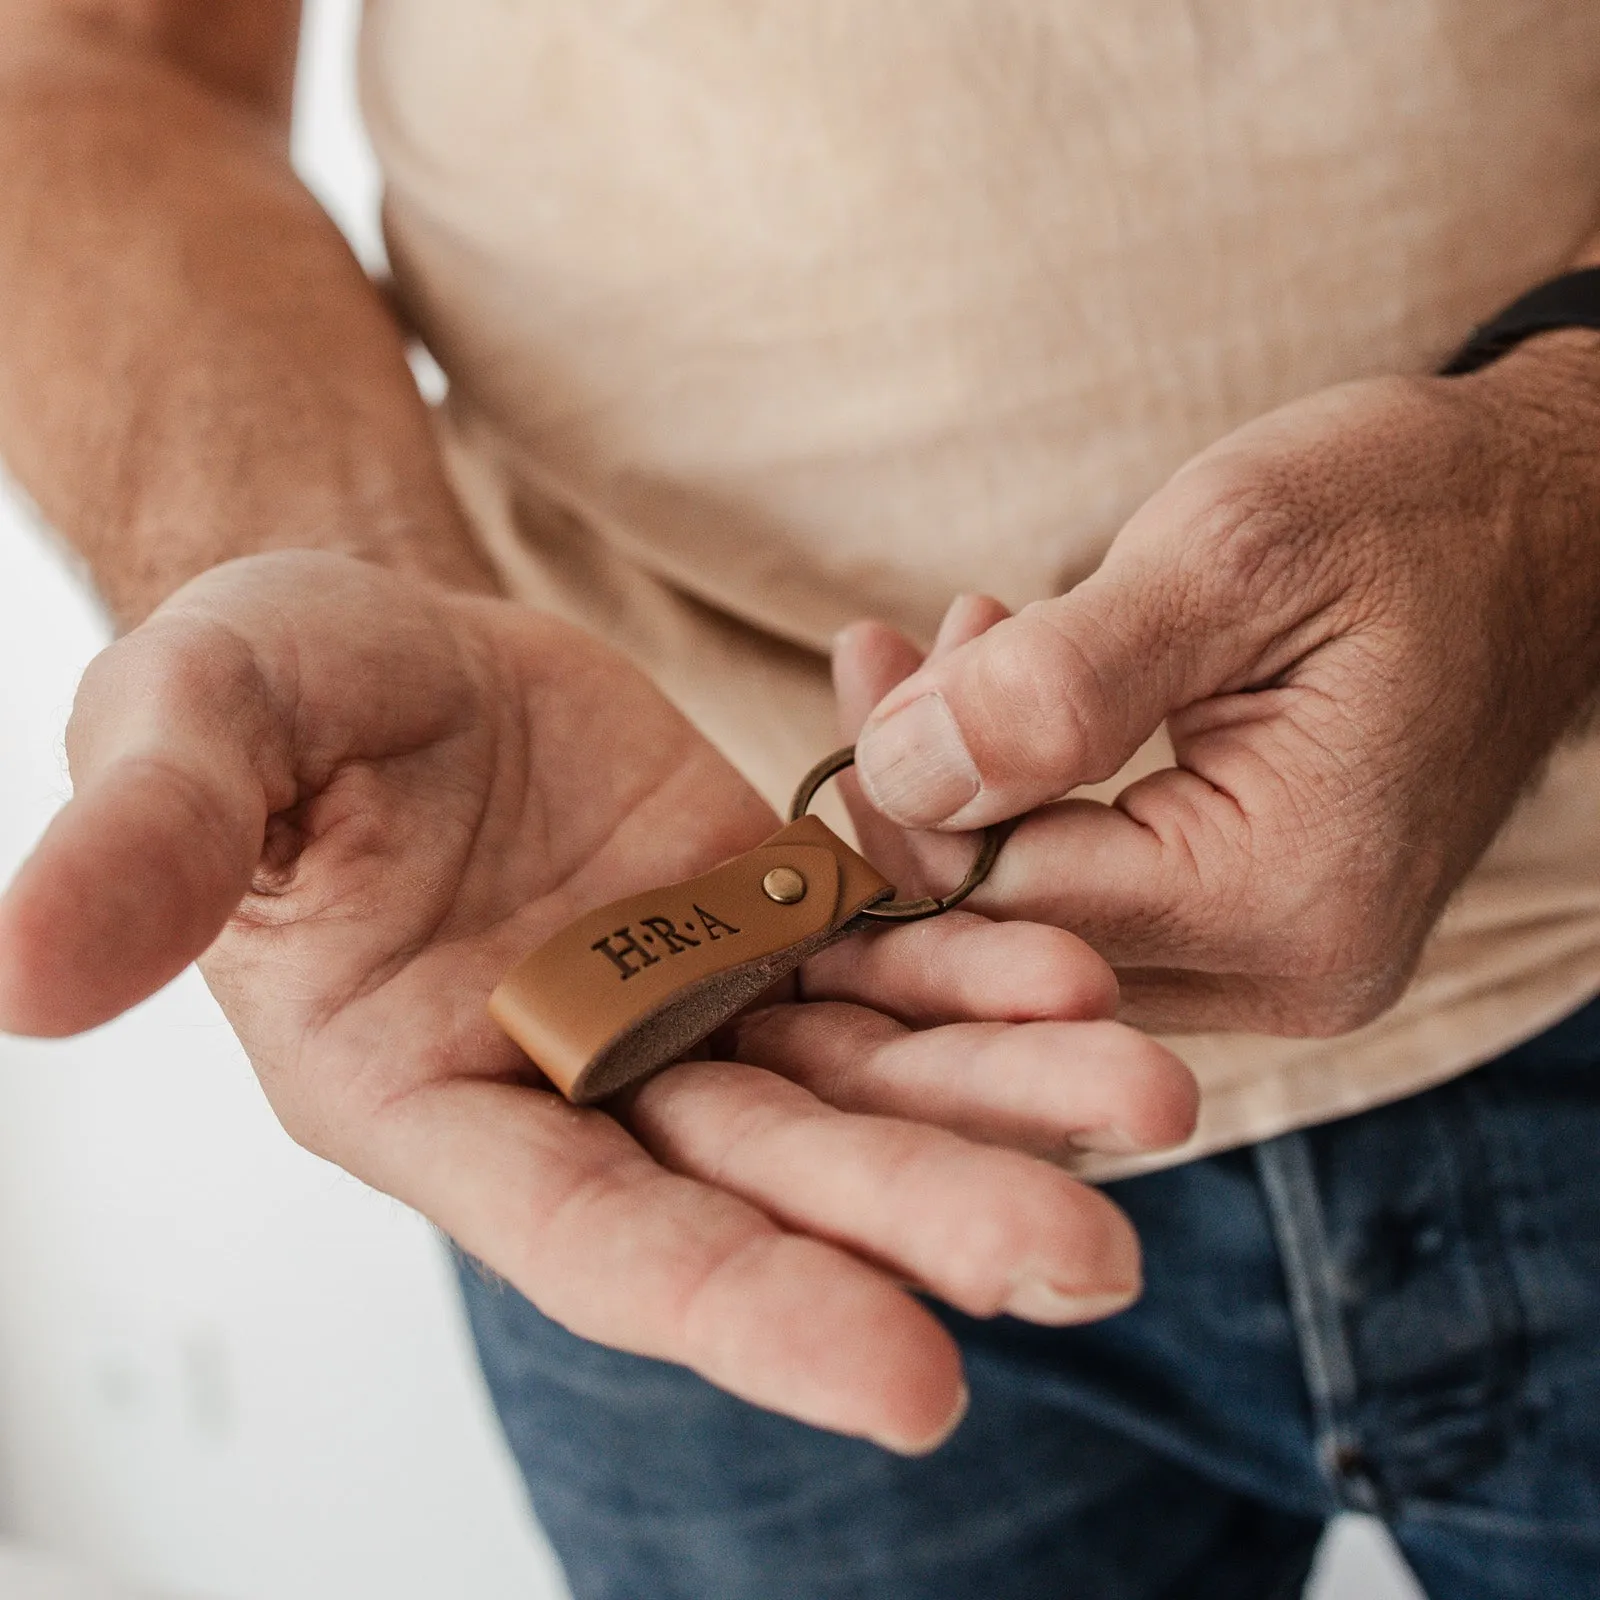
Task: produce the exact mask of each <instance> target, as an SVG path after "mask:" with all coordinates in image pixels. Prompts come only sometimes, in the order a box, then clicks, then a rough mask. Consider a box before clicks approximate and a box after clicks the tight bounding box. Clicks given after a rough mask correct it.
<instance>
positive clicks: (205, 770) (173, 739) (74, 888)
mask: <svg viewBox="0 0 1600 1600" xmlns="http://www.w3.org/2000/svg"><path fill="white" fill-rule="evenodd" d="M206 643H207V647H208V649H207V656H208V660H207V673H206V684H205V690H204V693H202V694H198V695H197V694H195V693H193V692H191V691H192V690H193V689H194V687H195V685H194V683H193V681H192V675H191V674H190V673H189V672H188V670H187V666H186V664H185V662H183V661H181V660H177V659H175V658H174V655H173V653H172V651H171V650H170V649H169V648H168V641H167V639H166V637H165V636H164V635H163V634H162V632H161V631H160V630H159V629H157V630H155V631H153V632H152V633H150V634H136V635H130V636H129V637H128V638H127V639H124V640H122V641H121V642H120V643H118V644H115V645H113V646H112V647H111V648H110V649H109V650H107V651H106V652H104V653H103V654H102V655H101V656H100V657H99V658H98V659H97V660H96V661H95V662H94V663H92V664H91V666H90V668H89V671H88V672H87V673H86V674H85V677H84V681H83V684H82V686H81V688H80V690H79V694H78V699H77V703H76V706H75V708H74V711H73V717H72V723H71V726H70V728H69V730H68V748H69V750H70V752H71V756H72V764H73V770H74V774H75V776H77V778H78V780H79V782H78V788H77V792H76V794H75V795H74V797H73V798H72V800H70V801H69V802H68V804H67V805H66V807H65V808H64V809H63V810H62V811H61V812H60V814H59V815H58V816H57V817H56V818H55V820H54V821H53V822H52V823H51V825H50V827H49V829H48V830H47V831H46V833H45V835H44V837H43V838H42V839H41V841H40V842H39V844H38V846H37V847H36V849H35V850H34V852H33V854H32V856H31V857H30V858H29V860H28V861H27V862H26V863H25V864H24V865H23V867H22V869H21V871H20V872H19V873H18V875H17V877H16V879H15V881H14V882H13V883H12V884H11V886H10V888H9V890H8V891H7V893H6V895H5V897H4V899H3V900H0V1027H3V1028H5V1029H6V1030H8V1031H11V1032H15V1033H25V1034H36V1035H46V1036H60V1035H65V1034H70V1033H77V1032H80V1031H81V1030H83V1029H85V1028H91V1027H95V1026H97V1025H98V1024H100V1023H102V1022H106V1021H108V1020H109V1019H110V1018H112V1017H114V1016H116V1015H117V1014H118V1013H120V1012H122V1011H124V1010H126V1009H127V1008H128V1007H129V1006H131V1005H134V1004H135V1003H136V1002H138V1001H140V1000H142V999H144V998H145V997H146V996H148V995H150V994H153V993H154V992H155V991H156V990H157V989H159V988H161V987H162V986H163V985H164V984H166V983H167V982H169V981H170V980H171V979H172V978H174V977H176V976H177V974H178V973H179V972H181V971H182V970H183V968H184V967H185V966H187V965H188V963H189V962H190V961H192V960H194V959H195V957H196V956H198V955H199V954H200V953H201V952H202V951H203V950H204V949H205V948H206V947H207V946H208V945H209V944H210V943H211V941H212V940H213V939H214V938H215V937H216V936H217V934H218V933H219V932H220V931H221V929H222V927H223V925H224V923H225V922H226V921H227V919H228V917H229V915H230V914H231V913H232V912H233V910H234V908H235V907H236V906H237V904H238V903H239V900H240V898H241V897H242V896H243V894H244V893H245V891H246V890H247V889H248V887H249V885H250V880H251V875H252V873H253V872H254V870H255V868H256V866H257V864H258V862H259V860H260V856H261V848H262V841H263V837H264V833H265V828H266V821H267V816H268V813H269V809H270V799H269V795H268V791H267V785H266V781H265V780H264V778H263V776H262V772H261V770H260V769H259V767H258V765H257V763H258V762H259V763H266V762H267V761H269V760H270V757H271V750H272V746H273V743H274V739H273V735H272V730H271V728H270V719H269V717H268V714H267V711H266V708H265V706H264V705H263V704H262V702H261V699H260V696H259V694H258V692H257V690H256V688H255V679H254V674H253V672H252V671H251V670H250V667H249V664H248V662H246V661H244V660H243V659H241V658H240V656H239V654H238V652H237V647H235V646H233V645H231V644H230V643H229V641H228V640H227V638H226V637H225V636H222V635H221V634H220V633H219V634H218V635H217V636H216V637H214V638H208V640H207V641H206ZM191 664H192V663H191Z"/></svg>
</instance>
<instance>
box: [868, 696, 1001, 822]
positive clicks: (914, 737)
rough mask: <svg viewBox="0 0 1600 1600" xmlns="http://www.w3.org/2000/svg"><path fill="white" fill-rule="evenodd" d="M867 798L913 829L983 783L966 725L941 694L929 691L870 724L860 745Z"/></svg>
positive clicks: (950, 811) (949, 810) (962, 801)
mask: <svg viewBox="0 0 1600 1600" xmlns="http://www.w3.org/2000/svg"><path fill="white" fill-rule="evenodd" d="M856 770H857V772H858V774H859V775H860V778H861V786H862V788H863V789H865V790H866V793H867V798H868V799H869V800H871V802H872V803H873V805H874V806H876V807H877V808H878V810H879V811H881V812H882V813H883V814H884V815H885V816H886V817H890V818H892V819H893V820H894V821H895V822H898V823H900V824H901V825H902V826H903V827H907V828H931V827H934V826H935V825H937V824H938V823H941V822H943V821H944V820H945V819H946V818H947V817H951V816H953V815H954V814H955V813H956V812H957V811H959V810H960V809H961V808H962V806H964V805H966V804H967V802H968V801H969V800H972V799H974V798H975V797H976V795H977V793H978V791H979V790H980V789H981V788H982V787H983V779H982V778H981V777H980V776H979V774H978V768H977V764H976V763H975V762H974V761H973V759H972V754H971V752H970V751H969V750H968V749H967V745H966V741H965V740H964V739H963V738H962V737H961V729H960V728H959V727H957V726H956V719H955V718H954V717H953V716H951V714H950V707H949V706H947V705H946V704H945V702H944V696H943V695H940V694H925V695H922V696H921V697H920V698H918V699H916V700H913V701H912V702H911V704H910V705H908V706H904V707H902V708H901V709H900V710H899V711H896V712H895V713H894V715H893V716H891V717H889V718H887V719H886V720H885V721H883V722H880V723H878V724H877V725H876V726H875V727H872V728H869V729H868V730H867V732H866V733H865V734H864V735H863V736H862V738H861V740H860V742H859V743H858V744H857V745H856Z"/></svg>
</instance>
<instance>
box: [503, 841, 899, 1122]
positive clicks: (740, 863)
mask: <svg viewBox="0 0 1600 1600" xmlns="http://www.w3.org/2000/svg"><path fill="white" fill-rule="evenodd" d="M893 893H894V890H893V887H892V886H891V885H890V884H889V883H888V882H887V881H886V880H885V879H884V878H883V877H882V876H880V874H879V873H878V872H877V871H876V870H875V869H874V868H873V867H872V866H871V864H870V863H869V862H867V861H864V860H863V859H862V858H861V857H860V856H859V855H857V854H856V852H855V851H854V850H852V849H851V848H850V847H849V845H847V844H846V843H845V842H844V840H842V839H841V838H839V836H838V835H837V834H836V833H834V832H833V831H832V829H830V828H829V827H828V826H827V824H826V823H824V822H822V821H820V820H819V819H818V818H816V817H802V818H801V819H800V820H799V821H798V822H792V823H790V824H789V826H788V827H786V828H784V829H782V830H781V831H780V832H778V833H776V834H774V835H773V836H772V838H770V839H768V840H767V842H766V843H765V844H763V845H759V846H757V848H756V849H754V850H751V851H748V852H747V853H746V854H744V855H742V856H737V857H735V858H734V859H733V860H732V861H729V862H726V863H725V864H724V865H722V866H720V867H717V868H715V869H714V870H712V871H711V872H707V873H704V874H702V875H701V876H700V877H698V878H690V879H689V880H688V881H687V882H684V883H675V884H669V885H668V886H667V887H665V888H662V889H651V890H648V891H647V892H646V893H644V894H636V895H631V896H630V897H629V898H628V899H626V900H618V901H615V902H614V903H613V904H611V905H608V906H602V907H601V908H600V909H599V910H598V911H591V912H589V913H588V914H587V915H585V916H582V917H580V918H579V919H578V920H577V921H576V922H574V923H572V924H571V925H570V926H568V927H566V928H563V929H562V931H561V932H560V933H558V934H556V936H555V937H554V938H553V939H551V940H550V941H549V942H548V943H547V944H545V945H542V946H541V947H540V948H539V949H537V950H535V951H534V952H533V954H532V955H530V956H529V957H527V959H526V960H524V961H522V962H521V963H520V964H519V965H518V966H517V967H516V968H515V969H514V970H513V971H512V972H511V973H509V974H508V975H507V977H506V978H505V980H504V981H503V982H502V983H501V984H500V986H499V987H498V988H497V989H496V990H495V991H494V994H493V995H492V996H491V997H490V1001H489V1010H490V1012H491V1013H492V1015H493V1016H494V1019H495V1021H496V1022H498V1023H499V1024H500V1026H501V1027H502V1028H504V1029H505V1031H506V1032H507V1033H509V1034H510V1035H511V1037H512V1038H513V1039H515V1040H516V1042H517V1043H518V1044H519V1045H521V1046H522V1048H523V1049H524V1050H525V1051H526V1052H527V1054H528V1056H529V1058H530V1059H531V1060H532V1061H533V1062H534V1063H535V1064H536V1065H537V1066H539V1067H540V1068H541V1069H542V1070H543V1072H544V1073H545V1075H546V1076H547V1077H548V1078H550V1080H551V1081H552V1082H553V1083H554V1084H555V1085H556V1087H557V1088H559V1089H560V1090H561V1092H562V1093H563V1094H565V1095H566V1096H567V1098H568V1099H569V1100H572V1101H575V1102H577V1103H580V1104H583V1103H587V1102H590V1101H594V1100H601V1099H604V1098H605V1097H606V1096H607V1095H610V1094H615V1093H616V1091H617V1090H618V1089H621V1088H623V1087H624V1086H625V1085H627V1084H630V1083H634V1082H636V1081H638V1080H639V1079H640V1078H643V1077H645V1076H647V1075H648V1074H649V1073H652V1072H654V1071H656V1070H657V1069H658V1068H660V1067H664V1066H666V1065H667V1064H668V1063H669V1062H672V1061H676V1060H678V1059H679V1058H680V1057H681V1056H682V1055H683V1054H684V1053H685V1052H686V1051H687V1050H689V1049H690V1048H692V1047H693V1046H694V1045H696V1044H698V1043H699V1042H700V1041H701V1040H702V1039H705V1038H706V1037H708V1036H709V1035H710V1034H712V1033H714V1032H715V1031H716V1030H717V1029H718V1028H719V1027H721V1026H722V1024H723V1023H724V1022H726V1021H728V1020H729V1019H730V1018H731V1017H733V1016H736V1015H737V1014H738V1013H739V1012H740V1011H742V1010H743V1009H744V1008H745V1007H746V1006H747V1005H749V1004H750V1003H751V1001H753V1000H755V999H756V998H758V997H759V996H760V995H761V994H762V993H763V992H764V991H765V990H767V989H769V988H771V987H772V985H773V984H775V983H776V982H777V981H778V980H779V979H780V978H783V977H786V976H787V975H788V974H789V973H791V972H793V971H794V969H795V968H796V967H798V966H799V965H800V963H801V962H802V961H804V960H806V959H807V958H808V957H810V956H812V955H814V954H816V952H817V951H818V950H821V949H822V948H823V947H824V946H826V945H829V944H832V943H833V941H834V940H836V939H840V938H843V937H844V936H845V934H847V933H849V932H851V931H852V929H851V927H850V924H851V922H852V921H853V919H854V918H856V917H857V915H858V914H859V913H860V912H861V911H862V910H864V909H865V908H866V907H867V906H870V905H873V904H875V903H876V902H878V901H881V900H886V899H888V898H890V897H891V896H892V895H893Z"/></svg>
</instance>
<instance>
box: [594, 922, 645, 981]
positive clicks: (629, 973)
mask: <svg viewBox="0 0 1600 1600" xmlns="http://www.w3.org/2000/svg"><path fill="white" fill-rule="evenodd" d="M646 937H648V935H647V936H646ZM613 945H615V946H616V948H615V949H613V948H612V946H613ZM589 948H590V949H591V950H598V951H599V952H600V954H601V955H603V956H604V957H605V958H606V959H607V960H608V961H609V962H610V963H611V964H612V966H614V967H615V968H616V969H617V971H618V972H620V973H621V974H622V981H623V982H624V983H626V982H627V981H628V979H629V978H636V977H637V976H638V975H639V974H640V973H641V972H643V971H644V969H645V968H646V967H653V966H655V964H656V963H657V962H658V961H660V959H661V957H660V956H653V955H651V954H650V953H649V952H648V951H647V950H646V949H645V948H644V946H643V945H641V944H640V943H639V941H638V940H637V939H635V938H634V936H633V930H632V929H631V928H618V929H617V931H616V932H615V933H609V934H607V935H606V937H605V938H604V939H601V940H600V941H599V942H598V943H597V944H592V945H590V946H589ZM634 956H637V957H638V958H639V965H638V966H636V967H633V966H629V964H628V963H629V961H630V959H631V958H632V957H634Z"/></svg>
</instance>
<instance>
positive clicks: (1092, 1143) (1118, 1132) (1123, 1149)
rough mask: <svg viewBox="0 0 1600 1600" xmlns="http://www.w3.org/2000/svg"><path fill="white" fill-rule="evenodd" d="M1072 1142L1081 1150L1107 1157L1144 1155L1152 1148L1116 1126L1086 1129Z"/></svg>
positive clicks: (1076, 1134) (1075, 1135)
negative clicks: (1091, 1151)
mask: <svg viewBox="0 0 1600 1600" xmlns="http://www.w3.org/2000/svg"><path fill="white" fill-rule="evenodd" d="M1072 1142H1073V1143H1074V1144H1075V1145H1076V1146H1077V1147H1078V1148H1079V1149H1080V1150H1093V1151H1094V1152H1095V1153H1096V1154H1098V1155H1105V1156H1137V1155H1143V1154H1144V1153H1145V1152H1146V1151H1148V1150H1149V1148H1150V1146H1149V1145H1148V1144H1141V1143H1140V1142H1139V1140H1137V1139H1135V1138H1134V1136H1133V1135H1132V1134H1131V1133H1129V1132H1128V1131H1127V1130H1126V1129H1125V1128H1119V1127H1116V1126H1115V1125H1113V1126H1111V1127H1107V1128H1085V1129H1083V1131H1082V1132H1080V1133H1075V1134H1074V1135H1073V1136H1072Z"/></svg>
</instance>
